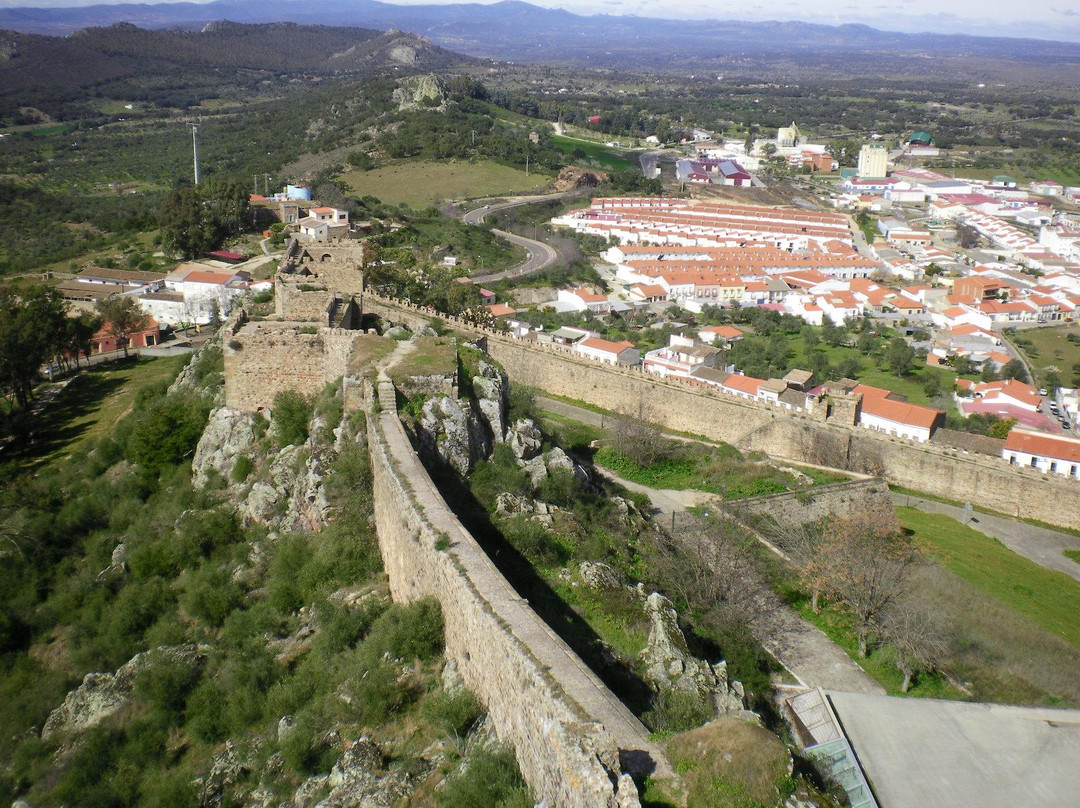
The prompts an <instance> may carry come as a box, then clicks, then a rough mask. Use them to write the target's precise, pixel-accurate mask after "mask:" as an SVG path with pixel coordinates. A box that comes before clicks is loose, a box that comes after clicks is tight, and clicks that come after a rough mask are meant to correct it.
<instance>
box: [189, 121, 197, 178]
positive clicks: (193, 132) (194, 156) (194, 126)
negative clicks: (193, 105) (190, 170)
mask: <svg viewBox="0 0 1080 808" xmlns="http://www.w3.org/2000/svg"><path fill="white" fill-rule="evenodd" d="M188 126H190V127H191V155H192V159H193V162H194V163H195V184H196V185H198V184H199V124H198V123H188Z"/></svg>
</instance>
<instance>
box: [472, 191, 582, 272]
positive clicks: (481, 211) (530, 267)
mask: <svg viewBox="0 0 1080 808" xmlns="http://www.w3.org/2000/svg"><path fill="white" fill-rule="evenodd" d="M567 194H568V192H566V191H563V192H561V193H557V194H544V195H542V196H517V197H513V198H511V199H508V200H506V201H505V202H497V203H494V204H490V205H484V206H483V207H481V208H474V209H473V210H470V211H469V212H468V213H466V214H465V215H464V216H462V217H461V221H463V222H464V223H465V224H471V225H481V224H483V223H484V219H485V217H486V216H487V215H488V214H489V213H495V212H497V211H500V210H506V209H507V208H516V207H518V206H519V205H530V204H532V203H534V202H544V201H547V200H548V199H562V198H563V197H564V196H567ZM491 232H492V233H494V234H495V235H496V236H498V237H499V238H502V239H505V240H506V241H509V242H510V243H511V244H516V245H517V246H518V247H524V248H525V252H526V255H527V257H526V259H525V261H524V263H521V264H518V265H517V266H516V267H510V269H504V270H503V271H501V272H492V273H489V274H487V275H474V276H473V278H472V280H473V282H474V283H491V282H492V281H501V280H503V279H505V278H520V277H522V276H524V275H531V274H532V273H534V272H539V271H540V270H542V269H546V268H547V267H549V266H551V265H552V264H554V263H555V261H557V260H558V258H559V254H558V252H556V251H555V248H554V247H552V246H551V245H550V244H545V243H544V242H542V241H537V240H535V239H531V238H525V237H524V236H519V235H517V234H515V233H508V232H507V231H505V230H499V229H498V228H495V227H493V228H491Z"/></svg>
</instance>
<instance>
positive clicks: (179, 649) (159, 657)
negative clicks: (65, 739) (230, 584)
mask: <svg viewBox="0 0 1080 808" xmlns="http://www.w3.org/2000/svg"><path fill="white" fill-rule="evenodd" d="M207 650H208V648H207V646H205V645H195V644H188V645H174V646H165V647H161V648H155V649H152V650H150V651H145V652H143V653H141V654H136V655H135V656H133V657H132V658H131V659H130V660H128V661H127V662H125V663H124V664H123V665H122V666H120V668H118V669H117V670H116V672H115V673H88V674H86V676H84V677H83V680H82V684H80V685H79V686H78V687H77V688H75V689H74V690H72V691H71V692H69V693H68V694H67V696H66V697H65V699H64V703H63V704H61V705H60V706H59V707H57V708H56V709H55V710H53V711H52V712H51V713H49V717H48V719H46V721H45V726H44V727H43V728H42V730H41V737H42V738H49V737H51V736H53V735H55V734H56V733H58V732H78V731H81V730H85V729H90V728H91V727H95V726H97V725H98V724H100V723H101V722H102V721H104V720H105V719H106V718H108V717H109V716H111V715H113V714H114V713H115V712H117V711H118V710H120V709H121V708H123V707H124V706H125V705H127V704H128V702H129V701H130V700H131V694H132V692H133V690H134V689H135V681H136V679H138V676H139V674H140V673H141V672H142V671H144V670H146V669H147V668H148V667H149V666H151V665H153V664H155V663H156V662H159V661H163V660H164V661H175V662H180V663H183V664H186V665H190V666H191V667H192V668H195V667H197V666H198V665H201V664H202V661H203V659H204V658H205V656H206V652H207Z"/></svg>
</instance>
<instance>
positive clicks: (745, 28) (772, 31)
mask: <svg viewBox="0 0 1080 808" xmlns="http://www.w3.org/2000/svg"><path fill="white" fill-rule="evenodd" d="M215 20H232V21H235V22H243V23H269V22H296V23H303V24H306V25H330V26H351V27H362V28H369V29H371V28H374V29H379V30H385V29H388V28H400V29H403V30H406V31H410V32H413V33H416V34H420V35H422V36H425V37H427V38H429V39H430V40H431V41H432V42H433V43H435V44H437V45H440V46H442V47H445V48H449V49H450V50H454V51H457V52H460V53H464V54H469V55H471V56H476V57H486V58H492V59H498V60H500V61H517V62H527V63H548V64H571V65H578V66H583V65H588V66H596V67H614V68H621V69H677V70H694V69H701V70H713V69H730V70H737V69H739V68H740V67H742V68H745V69H751V70H757V69H760V68H761V67H762V66H768V64H770V58H769V57H770V55H779V56H780V57H782V59H783V60H785V61H787V62H789V63H791V62H794V63H804V64H808V65H816V66H818V67H828V66H830V65H832V64H835V61H834V59H835V58H837V57H840V56H843V55H852V56H854V57H856V58H855V59H854V64H853V65H852V66H853V67H854V69H855V70H856V71H858V70H861V69H862V67H861V64H862V63H863V61H864V60H865V59H866V58H869V57H873V58H874V59H876V60H878V61H880V60H882V59H887V58H888V57H890V56H895V57H896V58H899V59H901V60H904V61H905V63H914V62H915V61H916V60H920V59H921V60H925V59H928V58H929V59H934V58H939V59H943V60H948V61H949V62H955V60H957V59H964V60H968V61H973V60H974V61H976V62H980V63H981V62H985V61H986V60H989V61H990V62H998V61H1001V60H1004V61H1006V62H1010V63H1022V64H1026V65H1029V66H1032V65H1035V66H1046V67H1047V68H1048V69H1049V68H1050V67H1052V66H1058V67H1060V66H1063V65H1064V66H1077V65H1080V44H1077V43H1067V42H1053V41H1047V40H1035V39H1026V40H1019V39H1006V38H995V37H973V36H957V35H944V34H942V35H938V34H902V33H891V32H885V31H878V30H875V29H873V28H869V27H867V26H863V25H839V26H829V25H816V24H811V23H803V22H732V21H719V20H693V21H688V20H660V19H652V18H642V17H633V16H605V15H597V16H579V15H576V14H572V13H570V12H568V11H563V10H553V9H545V8H540V7H538V6H533V5H530V4H528V3H523V2H517V0H504V2H499V3H494V4H492V5H479V4H475V3H472V4H453V5H410V6H398V5H390V4H388V3H380V2H376V0H320V2H318V3H297V2H293V1H292V0H217V1H216V2H211V3H201V4H200V3H161V4H121V5H96V6H83V7H77V8H8V9H0V28H7V29H12V30H17V31H23V32H31V33H40V34H53V35H58V34H59V35H64V34H70V33H73V32H75V31H78V30H80V29H82V28H86V27H88V26H101V25H109V24H111V23H114V22H120V21H124V22H129V23H133V24H135V25H138V26H141V27H145V28H189V29H190V28H202V27H203V26H204V25H206V24H207V23H209V22H212V21H215ZM841 66H842V62H841ZM883 67H886V66H883Z"/></svg>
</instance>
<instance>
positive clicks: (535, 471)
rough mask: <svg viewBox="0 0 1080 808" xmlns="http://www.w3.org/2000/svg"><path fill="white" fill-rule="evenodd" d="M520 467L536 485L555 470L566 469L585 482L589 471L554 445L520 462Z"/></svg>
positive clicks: (587, 479)
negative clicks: (549, 449)
mask: <svg viewBox="0 0 1080 808" xmlns="http://www.w3.org/2000/svg"><path fill="white" fill-rule="evenodd" d="M521 468H522V469H524V470H525V473H526V474H528V475H529V479H530V480H531V481H532V484H533V486H538V485H540V484H541V483H542V482H544V480H546V479H547V478H548V475H549V474H551V473H552V472H555V471H566V472H569V473H570V474H573V475H574V476H575V477H576V478H577V479H578V481H579V482H582V483H587V482H588V481H589V473H588V472H587V471H585V469H584V468H582V467H581V466H580V465H578V464H577V463H575V462H574V461H573V460H571V459H570V455H568V454H567V453H566V452H564V451H563V450H562V449H560V448H558V447H556V448H554V449H552V450H551V451H549V452H544V454H542V455H539V456H538V457H534V458H533V459H532V460H526V461H524V462H522V464H521Z"/></svg>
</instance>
